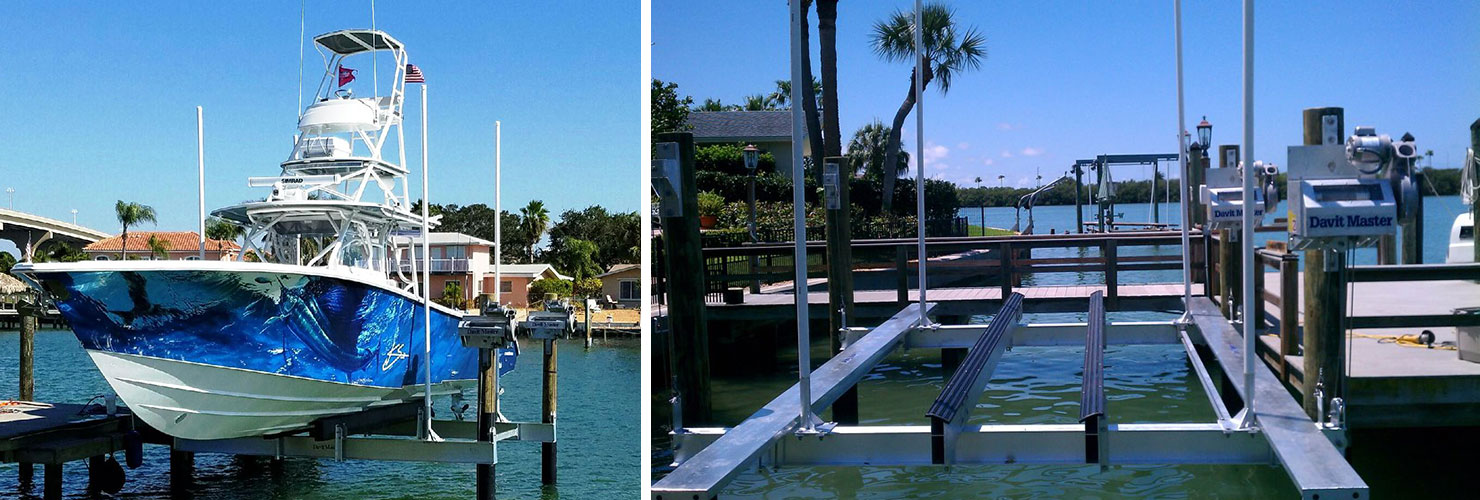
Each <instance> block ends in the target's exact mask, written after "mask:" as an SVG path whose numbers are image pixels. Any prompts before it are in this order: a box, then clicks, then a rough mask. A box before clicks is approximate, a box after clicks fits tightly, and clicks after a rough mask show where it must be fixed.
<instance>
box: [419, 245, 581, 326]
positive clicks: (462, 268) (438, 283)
mask: <svg viewBox="0 0 1480 500" xmlns="http://www.w3.org/2000/svg"><path fill="white" fill-rule="evenodd" d="M408 236H409V238H408V240H409V242H410V245H411V247H412V248H413V249H414V251H415V253H416V261H415V262H414V263H413V262H411V261H410V260H404V261H400V262H399V263H398V264H399V265H400V266H402V268H403V269H407V270H408V271H411V270H413V269H414V270H416V272H420V270H421V266H422V259H421V257H422V250H421V235H420V234H411V235H408ZM427 236H428V241H427V246H428V247H429V248H430V250H431V262H428V263H427V264H428V265H429V267H430V268H431V274H432V276H431V290H432V296H433V297H434V298H435V297H437V296H440V295H441V294H442V292H443V291H445V290H446V289H447V285H448V284H449V283H457V286H458V288H460V289H462V294H463V299H465V300H467V303H468V304H469V305H470V306H471V305H473V304H476V303H477V301H476V300H474V299H475V298H476V297H479V296H485V297H489V298H492V296H493V290H494V288H493V287H494V286H495V284H494V280H493V258H492V257H491V255H490V253H491V252H492V249H493V242H492V241H488V240H485V239H482V238H478V237H475V236H470V235H466V234H462V233H448V232H434V233H430V234H428V235H427ZM412 266H414V267H412ZM500 271H501V272H500V276H499V278H500V279H501V281H502V284H501V285H500V289H501V290H502V292H501V294H500V296H499V301H500V302H502V303H504V304H505V305H509V306H512V307H517V308H526V307H529V304H528V302H529V300H528V297H529V286H530V284H531V283H534V281H535V280H537V279H543V278H551V279H564V280H568V279H570V277H569V276H565V275H562V274H560V273H559V272H556V271H555V268H554V267H552V266H550V265H549V264H504V265H502V266H500Z"/></svg>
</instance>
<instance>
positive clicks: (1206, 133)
mask: <svg viewBox="0 0 1480 500" xmlns="http://www.w3.org/2000/svg"><path fill="white" fill-rule="evenodd" d="M1197 140H1198V142H1200V143H1202V149H1203V150H1204V151H1207V149H1208V148H1209V147H1212V145H1213V124H1211V123H1208V117H1207V116H1203V119H1202V123H1199V124H1197Z"/></svg>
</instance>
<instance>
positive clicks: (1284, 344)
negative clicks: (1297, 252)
mask: <svg viewBox="0 0 1480 500" xmlns="http://www.w3.org/2000/svg"><path fill="white" fill-rule="evenodd" d="M1299 272H1300V261H1299V260H1298V259H1289V258H1286V259H1280V363H1281V365H1282V366H1283V364H1284V362H1285V361H1284V359H1285V356H1290V355H1295V354H1300V333H1299V332H1300V300H1299V297H1300V276H1299V275H1298V274H1297V273H1299ZM1280 380H1288V374H1286V373H1280Z"/></svg>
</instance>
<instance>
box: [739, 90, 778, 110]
mask: <svg viewBox="0 0 1480 500" xmlns="http://www.w3.org/2000/svg"><path fill="white" fill-rule="evenodd" d="M768 109H776V101H775V100H773V99H772V98H771V96H768V95H765V94H751V95H748V96H745V111H765V110H768Z"/></svg>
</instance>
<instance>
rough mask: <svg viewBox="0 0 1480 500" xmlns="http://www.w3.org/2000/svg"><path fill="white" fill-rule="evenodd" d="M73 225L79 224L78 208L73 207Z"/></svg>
mask: <svg viewBox="0 0 1480 500" xmlns="http://www.w3.org/2000/svg"><path fill="white" fill-rule="evenodd" d="M72 225H74V226H75V225H77V209H75V208H74V209H72Z"/></svg>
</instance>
